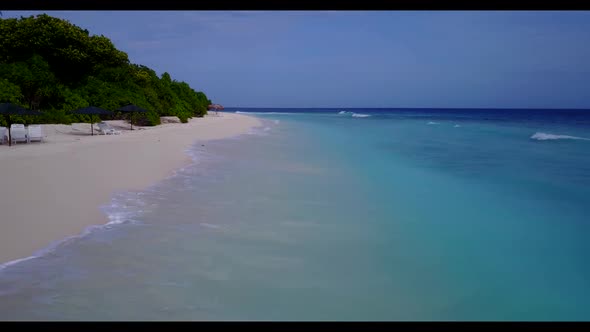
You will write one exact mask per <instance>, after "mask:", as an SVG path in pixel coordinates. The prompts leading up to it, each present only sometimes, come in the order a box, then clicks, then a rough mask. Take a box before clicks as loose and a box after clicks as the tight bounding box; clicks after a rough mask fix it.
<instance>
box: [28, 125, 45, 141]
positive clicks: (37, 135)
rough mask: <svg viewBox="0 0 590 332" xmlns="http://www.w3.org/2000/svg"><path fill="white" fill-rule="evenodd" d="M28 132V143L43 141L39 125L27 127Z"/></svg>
mask: <svg viewBox="0 0 590 332" xmlns="http://www.w3.org/2000/svg"><path fill="white" fill-rule="evenodd" d="M28 131H29V134H28V136H27V139H28V141H29V142H32V141H39V142H41V141H43V131H42V130H41V126H40V125H29V127H28Z"/></svg>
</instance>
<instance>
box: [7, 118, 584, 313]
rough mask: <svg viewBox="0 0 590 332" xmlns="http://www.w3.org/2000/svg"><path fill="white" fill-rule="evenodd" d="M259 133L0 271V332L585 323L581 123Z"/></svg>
mask: <svg viewBox="0 0 590 332" xmlns="http://www.w3.org/2000/svg"><path fill="white" fill-rule="evenodd" d="M226 111H227V112H241V113H249V114H251V115H252V116H256V117H259V118H260V119H261V120H262V121H263V126H262V127H260V128H255V129H253V130H252V131H251V132H250V133H248V134H245V135H240V136H237V137H233V138H229V139H224V140H218V141H210V142H195V145H194V146H193V148H192V149H190V151H187V153H190V154H191V156H192V157H193V159H194V164H192V165H190V166H187V167H185V168H184V169H181V170H179V171H178V172H177V173H176V174H175V175H174V176H172V177H170V178H168V179H166V180H163V181H161V182H160V183H157V184H155V185H153V186H152V187H150V188H149V189H148V190H146V191H143V192H128V193H116V194H115V195H114V197H113V200H112V202H111V204H109V205H107V206H104V207H102V209H103V210H104V212H105V213H107V214H108V215H109V217H110V218H111V221H112V222H111V223H110V224H108V225H106V226H96V227H91V228H89V229H88V230H87V231H86V232H85V233H84V234H81V235H80V236H76V237H72V238H69V239H67V240H65V241H63V242H60V243H59V244H57V245H55V246H52V247H51V248H47V249H45V250H44V251H42V252H40V253H38V255H37V257H35V258H31V259H28V260H23V261H20V262H16V263H14V264H5V265H3V266H2V267H1V268H0V319H1V320H425V321H431V320H589V319H590V266H589V264H588V262H590V241H588V240H587V237H588V235H589V234H590V111H584V110H489V109H488V110H482V109H476V110H464V109H462V110H453V109H227V110H226Z"/></svg>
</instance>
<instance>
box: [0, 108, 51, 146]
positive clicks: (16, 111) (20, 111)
mask: <svg viewBox="0 0 590 332" xmlns="http://www.w3.org/2000/svg"><path fill="white" fill-rule="evenodd" d="M0 114H2V115H4V118H5V119H6V124H7V126H8V146H11V145H12V136H11V134H10V125H11V121H10V115H41V112H37V111H33V110H30V109H27V108H24V107H22V106H18V105H15V104H12V103H3V104H0Z"/></svg>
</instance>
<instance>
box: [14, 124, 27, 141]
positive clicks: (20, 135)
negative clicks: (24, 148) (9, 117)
mask: <svg viewBox="0 0 590 332" xmlns="http://www.w3.org/2000/svg"><path fill="white" fill-rule="evenodd" d="M10 138H11V140H12V143H16V142H25V143H26V142H27V130H26V129H25V125H23V124H13V125H11V126H10Z"/></svg>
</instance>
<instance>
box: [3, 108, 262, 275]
mask: <svg viewBox="0 0 590 332" xmlns="http://www.w3.org/2000/svg"><path fill="white" fill-rule="evenodd" d="M110 123H111V124H112V125H113V126H114V127H117V129H120V130H122V131H123V133H122V134H121V135H108V136H102V135H101V136H89V135H88V133H89V130H90V126H89V125H85V124H75V125H74V126H66V125H44V126H43V130H44V134H45V135H47V137H46V141H45V142H43V143H30V144H17V145H16V146H13V147H10V148H9V147H7V146H4V145H0V171H1V172H0V266H2V265H3V263H7V262H11V261H17V260H22V259H23V258H24V259H26V258H25V257H30V256H31V255H33V254H34V253H35V252H38V251H39V250H41V249H43V248H46V247H48V246H50V245H51V244H52V243H55V242H56V241H60V240H63V239H66V238H68V237H71V236H74V235H77V234H80V233H81V232H83V231H84V230H85V229H87V228H88V227H89V226H92V225H102V224H106V223H108V222H109V220H108V218H107V216H106V215H105V214H104V213H103V212H102V211H101V209H100V207H101V206H104V205H105V204H108V203H109V202H110V200H111V198H112V195H113V194H114V193H115V192H120V191H139V190H142V189H144V188H146V187H148V186H149V185H151V184H153V183H156V182H158V181H159V180H162V179H164V178H166V177H167V176H170V175H171V174H173V172H174V171H175V170H177V169H179V168H181V167H183V166H184V165H187V164H189V163H190V162H191V158H190V157H189V156H188V155H187V154H186V150H187V149H188V148H190V147H191V146H192V145H193V144H195V143H196V142H204V141H207V140H212V139H221V138H227V137H231V136H236V135H240V134H243V133H246V132H247V131H248V130H250V129H251V128H253V127H257V126H260V125H261V122H260V121H259V120H258V119H256V118H254V117H250V116H246V115H240V114H233V113H223V114H222V115H221V116H219V117H215V116H207V117H205V118H197V119H192V120H191V121H190V122H189V123H186V124H180V123H166V124H163V125H160V126H157V127H151V128H148V127H146V128H141V127H140V128H138V129H140V130H134V131H129V130H128V125H127V124H125V123H123V122H121V121H112V122H110Z"/></svg>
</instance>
